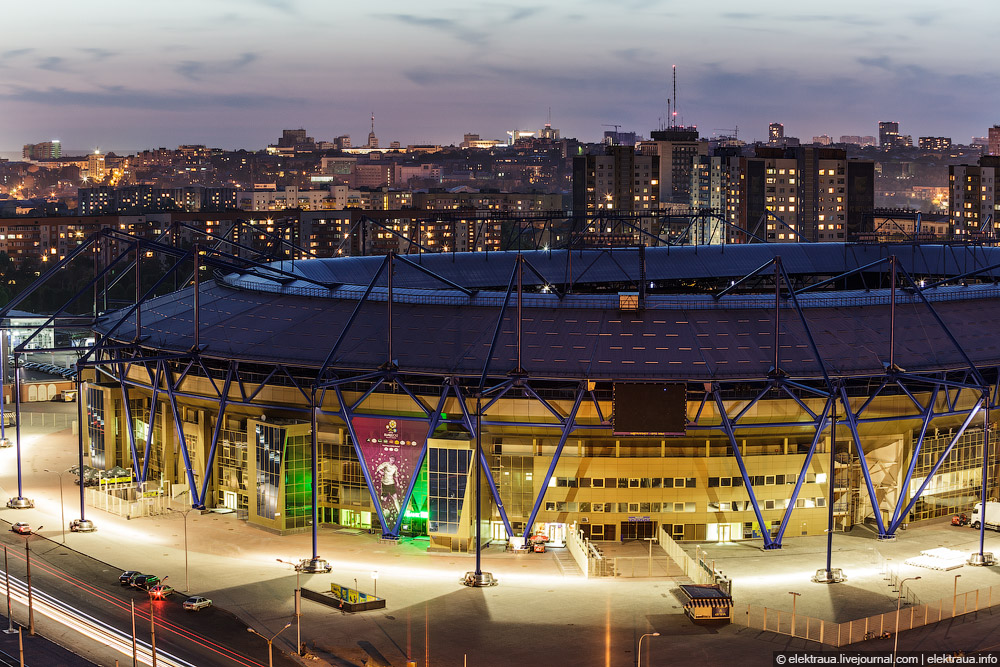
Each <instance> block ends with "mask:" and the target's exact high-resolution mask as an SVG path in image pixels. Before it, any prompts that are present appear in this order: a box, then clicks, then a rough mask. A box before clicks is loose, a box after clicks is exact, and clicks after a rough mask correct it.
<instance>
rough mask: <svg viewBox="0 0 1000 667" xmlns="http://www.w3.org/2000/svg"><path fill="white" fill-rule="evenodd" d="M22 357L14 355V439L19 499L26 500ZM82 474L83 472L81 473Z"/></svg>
mask: <svg viewBox="0 0 1000 667" xmlns="http://www.w3.org/2000/svg"><path fill="white" fill-rule="evenodd" d="M20 359H21V355H20V354H18V353H16V352H15V353H14V385H13V386H14V392H13V393H14V437H15V438H16V444H17V498H18V500H24V490H23V489H22V488H21V368H20V364H19V361H20ZM81 472H82V471H81Z"/></svg>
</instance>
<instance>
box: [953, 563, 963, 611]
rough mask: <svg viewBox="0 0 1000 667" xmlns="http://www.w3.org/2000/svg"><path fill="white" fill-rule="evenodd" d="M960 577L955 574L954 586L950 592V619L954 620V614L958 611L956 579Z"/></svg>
mask: <svg viewBox="0 0 1000 667" xmlns="http://www.w3.org/2000/svg"><path fill="white" fill-rule="evenodd" d="M961 576H962V575H960V574H956V575H955V586H954V587H953V588H952V591H951V617H952V618H955V612H956V610H957V609H958V578H959V577H961Z"/></svg>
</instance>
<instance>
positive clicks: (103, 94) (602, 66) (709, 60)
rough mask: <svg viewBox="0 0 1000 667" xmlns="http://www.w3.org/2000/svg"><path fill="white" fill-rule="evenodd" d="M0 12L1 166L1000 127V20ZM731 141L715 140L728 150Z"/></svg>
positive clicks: (770, 13) (926, 13)
mask: <svg viewBox="0 0 1000 667" xmlns="http://www.w3.org/2000/svg"><path fill="white" fill-rule="evenodd" d="M817 4H819V3H810V2H793V1H790V0H770V1H769V2H766V3H765V2H747V1H746V0H744V1H742V2H736V1H734V0H716V1H715V2H712V3H705V2H694V1H690V0H689V1H684V2H681V1H678V0H662V1H657V0H617V1H616V2H608V1H604V0H572V1H570V0H556V1H551V2H547V3H534V4H531V3H525V2H514V3H497V2H489V3H487V2H448V1H444V0H424V1H422V2H413V1H409V2H397V1H394V0H390V1H385V0H383V1H381V2H377V1H376V2H351V1H346V2H345V1H342V0H333V1H330V0H327V1H322V0H174V1H173V2H138V3H137V2H134V1H130V2H123V1H119V0H99V1H97V2H87V3H85V2H69V1H68V0H48V1H47V2H44V3H38V2H34V3H29V2H23V1H22V2H16V3H14V2H12V3H4V23H5V24H6V25H7V28H6V29H5V30H4V37H3V41H2V42H0V150H4V151H10V150H20V147H21V145H22V144H25V143H34V142H39V141H47V140H49V139H60V140H61V141H62V144H63V146H64V147H65V148H67V149H93V148H95V147H97V146H100V147H101V149H102V151H104V150H114V149H118V150H134V149H142V148H150V147H157V146H165V147H168V148H174V147H176V146H177V145H178V144H182V143H195V144H207V145H209V146H213V147H222V148H250V149H259V148H262V147H264V146H265V145H266V144H268V143H273V142H275V141H276V140H277V138H278V136H280V134H281V130H282V129H283V128H299V127H303V128H305V129H306V130H307V131H308V133H309V135H310V136H313V137H315V138H316V139H318V140H332V139H333V138H334V137H336V136H337V135H341V134H349V135H351V138H352V141H353V142H354V144H355V145H361V144H364V143H365V141H366V139H367V134H368V129H369V127H368V126H369V116H370V114H371V113H372V112H374V114H375V129H376V133H377V135H378V137H379V140H380V142H382V143H383V144H388V142H390V141H393V140H398V141H400V142H402V143H403V145H406V144H413V143H442V144H452V143H454V144H457V143H459V142H460V141H461V140H462V134H463V133H465V132H474V133H478V134H480V135H481V136H482V137H483V138H495V139H502V138H504V137H505V134H506V131H507V130H512V129H522V130H537V129H538V128H540V127H541V126H542V125H543V124H544V123H545V121H546V117H547V114H548V110H549V108H551V113H552V125H553V127H557V128H559V129H560V130H561V132H562V135H563V136H569V137H577V138H579V139H581V140H585V141H596V140H598V139H599V138H600V136H601V133H602V132H603V131H604V130H605V129H608V128H605V127H602V124H605V123H607V124H619V125H621V126H622V130H632V131H635V132H638V133H640V134H642V135H645V136H648V134H649V132H650V130H653V129H656V128H657V127H658V126H659V125H660V123H661V119H663V122H665V120H666V115H667V110H666V104H667V102H666V101H667V98H668V97H670V96H671V90H670V86H671V75H670V68H671V65H677V67H678V101H679V107H678V111H679V121H680V122H682V123H683V124H693V125H697V126H698V127H699V129H700V130H701V132H702V135H703V136H712V135H713V134H720V133H722V134H724V133H727V132H726V131H725V130H724V129H726V130H728V129H731V128H734V127H737V126H738V128H739V136H740V138H741V139H745V140H748V141H752V140H754V139H765V138H766V136H767V124H768V123H769V122H772V121H777V122H783V123H784V124H785V133H786V134H787V135H791V136H798V137H800V138H802V139H804V140H806V141H808V140H811V138H812V137H813V136H814V135H819V134H824V133H825V134H829V135H831V136H833V137H834V139H835V140H836V139H837V138H838V137H839V136H840V135H842V134H855V135H875V134H877V123H878V121H879V120H895V121H899V123H900V132H901V133H903V134H911V135H912V136H913V138H914V142H916V138H917V137H918V136H925V135H935V136H950V137H952V138H953V140H954V141H956V142H959V143H968V142H969V140H970V138H971V137H972V136H985V135H986V131H987V128H988V127H989V126H990V125H992V124H994V123H1000V85H998V83H1000V81H998V79H1000V75H998V74H997V72H996V62H995V61H996V57H995V56H996V54H997V47H996V46H995V43H996V35H995V33H996V26H997V25H998V20H1000V4H995V3H992V2H985V1H983V0H980V1H979V2H959V3H942V2H939V1H938V2H929V1H926V0H916V1H909V2H898V1H895V0H892V1H879V2H873V1H871V0H866V1H863V2H862V1H857V0H843V1H841V2H837V3H823V7H822V8H816V9H810V7H812V6H815V5H817ZM720 130H722V131H720Z"/></svg>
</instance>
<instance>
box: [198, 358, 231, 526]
mask: <svg viewBox="0 0 1000 667" xmlns="http://www.w3.org/2000/svg"><path fill="white" fill-rule="evenodd" d="M233 363H235V362H232V363H230V364H229V367H228V368H227V370H226V381H225V382H223V383H222V395H221V396H219V413H218V414H217V415H216V417H215V429H214V430H213V432H212V445H211V447H210V448H209V450H208V460H207V461H206V462H205V479H204V480H203V481H202V483H201V507H199V508H198V509H205V494H207V493H208V483H209V482H210V481H211V479H212V470H213V467H214V466H215V452H216V450H217V448H218V446H219V435H220V434H221V433H222V421H223V419H224V418H225V416H226V407H228V405H229V387H230V385H231V384H232V382H233Z"/></svg>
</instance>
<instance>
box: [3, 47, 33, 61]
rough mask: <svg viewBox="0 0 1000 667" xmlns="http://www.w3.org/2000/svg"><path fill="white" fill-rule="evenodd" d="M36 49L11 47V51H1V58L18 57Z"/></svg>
mask: <svg viewBox="0 0 1000 667" xmlns="http://www.w3.org/2000/svg"><path fill="white" fill-rule="evenodd" d="M33 51H34V49H11V50H10V51H3V52H0V58H3V59H4V60H7V59H9V58H18V57H20V56H26V55H28V54H29V53H31V52H33Z"/></svg>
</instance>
